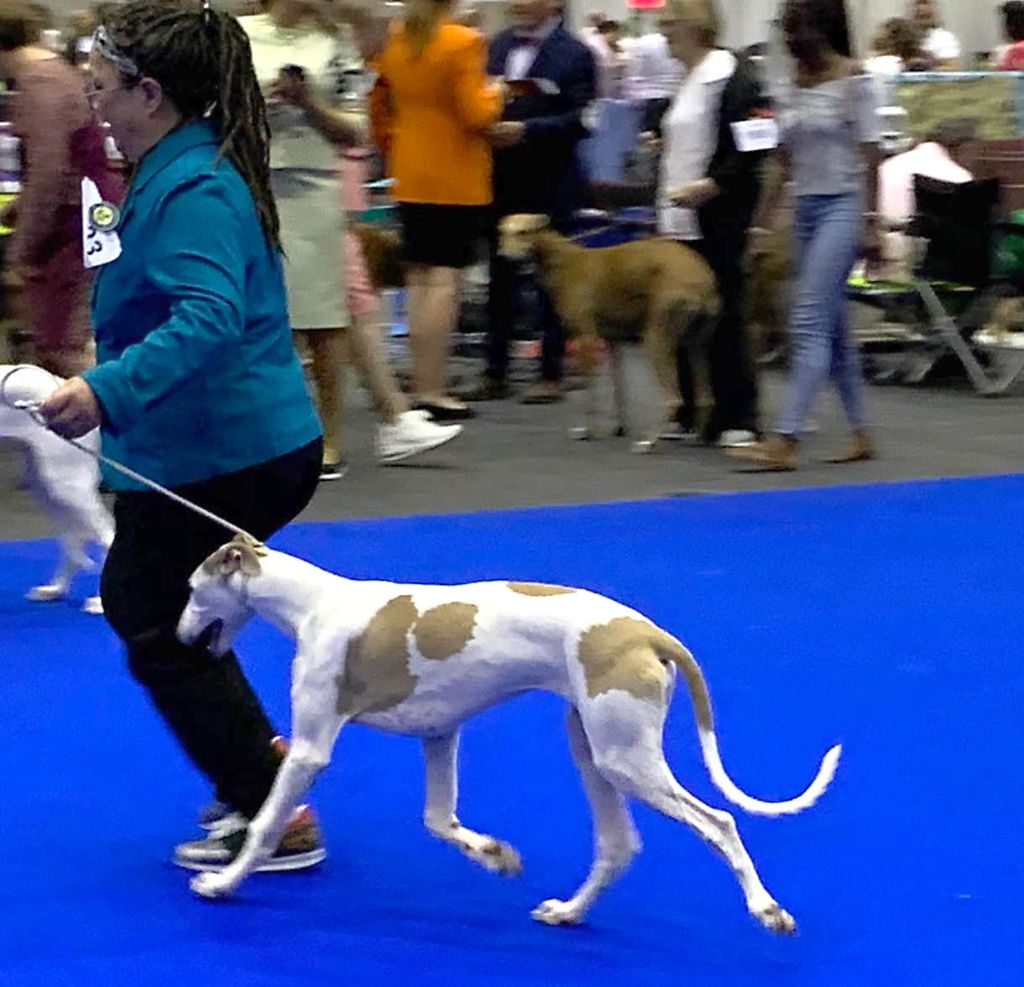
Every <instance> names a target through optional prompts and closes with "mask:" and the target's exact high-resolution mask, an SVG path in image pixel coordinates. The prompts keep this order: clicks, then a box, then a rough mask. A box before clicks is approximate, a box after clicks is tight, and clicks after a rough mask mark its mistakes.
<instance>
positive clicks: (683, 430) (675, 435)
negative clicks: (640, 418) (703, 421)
mask: <svg viewBox="0 0 1024 987" xmlns="http://www.w3.org/2000/svg"><path fill="white" fill-rule="evenodd" d="M658 438H659V439H664V440H666V441H668V442H686V443H688V444H689V445H696V444H697V439H698V435H697V433H696V432H695V431H694V430H693V429H692V428H687V427H686V426H684V425H680V424H679V422H665V424H664V425H662V427H661V431H660V432H659V433H658Z"/></svg>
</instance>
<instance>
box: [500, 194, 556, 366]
mask: <svg viewBox="0 0 1024 987" xmlns="http://www.w3.org/2000/svg"><path fill="white" fill-rule="evenodd" d="M502 215H503V214H501V213H498V214H495V215H494V221H493V222H492V223H491V226H490V230H489V232H488V248H489V260H490V268H491V281H490V289H489V292H488V296H487V371H486V372H487V376H488V378H490V379H491V380H494V381H500V382H504V381H505V380H506V379H507V377H508V365H509V355H510V352H511V349H512V340H513V338H514V336H515V307H516V306H515V301H516V291H517V285H518V281H519V274H518V271H517V266H516V263H515V262H514V261H510V260H508V259H507V258H506V257H502V256H501V254H500V253H499V251H498V247H499V237H498V223H499V222H500V220H501V217H502ZM559 225H561V224H559ZM536 287H537V303H538V312H537V318H538V321H539V322H540V331H541V355H540V375H541V379H543V380H547V381H559V380H561V379H562V363H563V356H564V353H565V328H564V327H563V325H562V320H561V319H559V317H558V314H557V313H556V312H555V308H554V305H552V304H551V298H550V296H549V295H548V293H547V291H545V289H544V286H543V285H542V284H541V283H540V279H539V278H538V280H537V285H536Z"/></svg>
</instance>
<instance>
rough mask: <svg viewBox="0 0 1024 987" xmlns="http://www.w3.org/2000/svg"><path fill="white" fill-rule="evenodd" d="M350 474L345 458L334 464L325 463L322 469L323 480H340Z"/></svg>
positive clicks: (321, 476) (321, 477)
mask: <svg viewBox="0 0 1024 987" xmlns="http://www.w3.org/2000/svg"><path fill="white" fill-rule="evenodd" d="M347 472H348V461H347V460H346V459H345V457H344V456H342V457H341V459H338V460H336V461H335V462H333V463H324V464H323V466H321V467H320V479H321V480H340V479H341V478H342V477H343V476H344V475H345V474H346V473H347Z"/></svg>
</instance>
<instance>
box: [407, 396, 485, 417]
mask: <svg viewBox="0 0 1024 987" xmlns="http://www.w3.org/2000/svg"><path fill="white" fill-rule="evenodd" d="M413 408H414V409H415V410H416V411H425V412H426V413H427V414H428V415H430V417H431V418H432V419H433V420H434V421H435V422H464V421H467V420H468V419H470V418H476V412H475V411H474V410H473V409H472V408H449V407H448V405H445V404H434V403H433V402H432V401H417V402H416V403H415V404H414V405H413Z"/></svg>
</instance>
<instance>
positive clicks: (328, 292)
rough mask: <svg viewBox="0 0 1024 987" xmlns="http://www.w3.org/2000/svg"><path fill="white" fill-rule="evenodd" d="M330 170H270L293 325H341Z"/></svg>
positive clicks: (337, 202) (335, 192)
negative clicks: (278, 219)
mask: <svg viewBox="0 0 1024 987" xmlns="http://www.w3.org/2000/svg"><path fill="white" fill-rule="evenodd" d="M338 183H339V178H338V174H337V173H336V172H323V171H313V170H308V169H302V168H274V169H271V172H270V186H271V189H272V190H273V193H274V198H275V199H276V201H277V211H278V214H279V215H280V217H281V244H282V246H283V247H284V253H285V258H284V276H285V286H286V288H287V291H288V316H289V319H290V321H291V326H292V328H293V329H337V328H340V327H342V326H347V325H348V321H349V314H348V310H347V307H346V305H345V258H344V254H343V253H342V250H343V247H342V245H343V243H344V237H343V234H344V228H345V214H344V211H343V209H342V205H341V193H340V190H339V184H338Z"/></svg>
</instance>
